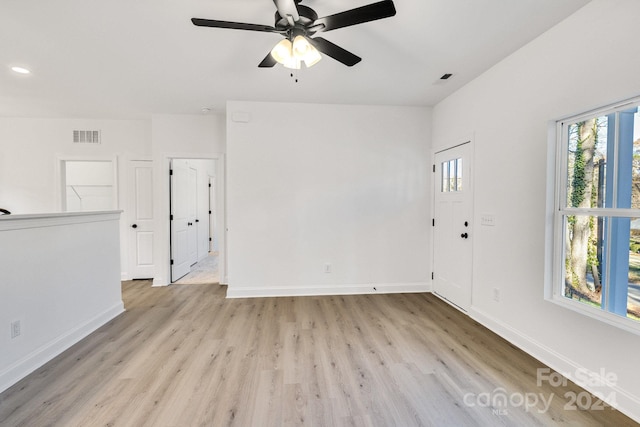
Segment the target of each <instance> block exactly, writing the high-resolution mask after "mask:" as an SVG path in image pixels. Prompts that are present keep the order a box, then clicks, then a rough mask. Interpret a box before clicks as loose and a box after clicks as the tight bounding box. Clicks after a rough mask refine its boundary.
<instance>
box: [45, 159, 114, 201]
mask: <svg viewBox="0 0 640 427" xmlns="http://www.w3.org/2000/svg"><path fill="white" fill-rule="evenodd" d="M55 162H56V164H55V167H54V174H55V182H57V183H58V185H56V188H55V191H54V193H55V198H56V206H57V208H58V209H59V210H60V211H61V212H64V211H66V204H67V202H66V199H65V198H64V197H63V196H65V193H66V173H65V168H64V167H63V165H64V164H65V162H111V163H112V166H113V204H112V207H113V209H118V208H119V207H120V198H119V197H120V191H119V190H120V188H119V187H120V176H119V175H118V168H119V166H118V155H117V154H114V155H111V156H76V155H65V154H57V155H56V156H55Z"/></svg>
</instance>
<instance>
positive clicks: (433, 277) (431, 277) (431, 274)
mask: <svg viewBox="0 0 640 427" xmlns="http://www.w3.org/2000/svg"><path fill="white" fill-rule="evenodd" d="M172 262H173V261H172ZM433 276H434V274H433V271H432V272H431V280H433V278H434V277H433Z"/></svg>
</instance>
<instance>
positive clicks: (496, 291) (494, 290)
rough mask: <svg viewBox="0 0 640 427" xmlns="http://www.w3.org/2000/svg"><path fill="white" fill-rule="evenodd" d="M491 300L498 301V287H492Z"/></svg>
mask: <svg viewBox="0 0 640 427" xmlns="http://www.w3.org/2000/svg"><path fill="white" fill-rule="evenodd" d="M493 300H494V301H495V302H500V289H498V288H493Z"/></svg>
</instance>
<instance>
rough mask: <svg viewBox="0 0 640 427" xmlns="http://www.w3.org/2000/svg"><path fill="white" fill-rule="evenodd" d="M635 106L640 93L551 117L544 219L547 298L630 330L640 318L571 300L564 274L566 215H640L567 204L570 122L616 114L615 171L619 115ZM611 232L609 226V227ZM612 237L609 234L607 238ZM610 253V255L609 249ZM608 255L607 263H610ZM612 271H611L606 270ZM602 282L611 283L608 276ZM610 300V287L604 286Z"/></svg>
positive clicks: (638, 325)
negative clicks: (586, 109) (562, 116)
mask: <svg viewBox="0 0 640 427" xmlns="http://www.w3.org/2000/svg"><path fill="white" fill-rule="evenodd" d="M633 107H640V97H636V98H632V99H629V100H625V101H621V102H618V103H616V104H611V105H609V106H605V107H602V108H598V109H594V110H591V111H588V112H585V113H581V114H577V115H574V116H569V117H565V118H563V119H559V120H555V121H550V122H549V123H548V132H547V138H548V141H547V185H546V192H547V194H546V212H545V213H546V220H545V267H544V268H545V272H544V277H545V286H544V297H545V300H547V301H550V302H552V303H554V304H557V305H560V306H562V307H564V308H567V309H570V310H572V311H575V312H577V313H580V314H582V315H585V316H587V317H590V318H592V319H596V320H598V321H601V322H604V323H607V324H609V325H612V326H614V327H617V328H620V329H623V330H625V331H627V332H631V333H634V334H637V335H638V334H640V322H638V321H635V320H632V319H629V318H626V317H623V316H619V315H617V314H614V313H611V312H609V311H608V310H606V309H599V308H595V307H591V306H589V305H587V304H583V303H580V302H577V301H572V300H570V299H568V298H566V297H565V296H564V295H563V288H564V286H563V283H564V280H565V279H564V276H565V258H566V256H565V250H566V248H565V240H566V235H565V233H566V227H565V217H566V216H569V215H589V216H606V217H622V218H628V217H630V218H634V217H635V218H637V217H640V209H628V208H607V207H603V208H597V207H595V208H593V207H592V208H573V207H570V206H567V204H568V194H567V181H568V167H567V165H568V148H569V132H568V129H569V126H571V125H574V124H576V123H578V122H580V121H583V120H587V119H591V118H598V117H601V116H608V115H611V114H615V128H614V133H615V136H614V140H613V141H608V142H607V143H608V144H613V145H612V147H613V150H614V153H613V158H612V159H610V161H611V162H612V165H611V167H612V168H613V170H614V171H616V170H617V167H618V141H619V124H620V120H619V116H620V112H621V111H627V110H628V109H630V108H633ZM617 180H618V174H617V173H614V175H613V187H614V188H617V185H618V181H617ZM616 197H617V196H616V194H615V192H614V195H613V198H614V200H613V206H616V205H617V200H616ZM608 232H609V233H610V230H609V231H608ZM606 239H607V240H609V239H610V236H609V237H607V238H606ZM606 256H607V257H610V256H611V253H610V252H607V254H606ZM608 261H609V260H608V259H607V263H608V265H611V263H610V262H608ZM606 274H607V275H608V274H609V273H608V272H607V273H606ZM603 283H609V280H607V278H605V280H604V281H603ZM603 290H604V292H605V295H604V296H603V297H604V298H606V299H607V300H608V293H609V290H610V288H609V287H607V286H605V287H604V288H603Z"/></svg>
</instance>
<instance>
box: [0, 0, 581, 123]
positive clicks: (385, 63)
mask: <svg viewBox="0 0 640 427" xmlns="http://www.w3.org/2000/svg"><path fill="white" fill-rule="evenodd" d="M374 1H375V0H303V1H302V4H304V5H306V6H309V7H311V8H313V9H314V10H315V11H316V12H317V13H318V15H319V16H326V15H330V14H334V13H337V12H342V11H344V10H346V9H352V8H355V7H359V6H363V5H366V4H369V3H373V2H374ZM394 2H395V6H396V9H397V15H396V16H395V17H392V18H387V19H383V20H380V21H375V22H369V23H365V24H362V25H357V26H353V27H348V28H342V29H338V30H335V31H331V32H327V33H323V34H322V36H323V37H325V38H326V39H328V40H330V41H332V42H334V43H336V44H338V45H340V46H341V47H343V48H345V49H347V50H349V51H351V52H353V53H355V54H356V55H358V56H360V57H362V58H363V60H362V62H361V63H359V64H357V65H355V66H354V67H351V68H349V67H346V66H344V65H342V64H340V63H338V62H336V61H334V60H332V59H331V58H328V57H326V56H325V57H324V59H323V60H322V61H320V63H318V64H317V65H316V66H314V67H313V68H310V69H307V70H305V69H303V70H301V71H299V72H298V80H299V82H298V83H295V81H294V80H293V79H292V78H291V77H290V75H289V71H288V70H286V69H284V68H282V67H281V66H280V65H277V66H276V67H274V68H272V69H260V68H258V67H257V65H258V63H259V62H260V61H261V60H262V59H263V58H264V57H265V55H266V54H267V53H268V52H269V50H270V49H271V48H272V47H273V46H274V45H275V44H276V43H277V42H278V41H279V40H280V39H281V36H279V35H277V34H272V33H260V32H253V31H238V30H228V29H217V28H202V27H195V26H194V25H192V24H191V22H190V18H192V17H198V18H207V19H218V20H227V21H237V22H248V23H254V24H266V25H273V23H274V22H273V20H274V18H273V17H274V12H275V5H274V4H273V1H272V0H207V1H205V0H155V1H152V0H57V1H42V0H2V4H1V5H0V66H1V68H2V69H1V70H0V117H93V118H144V117H149V115H151V114H201V109H202V107H205V106H206V107H211V108H213V109H214V112H215V111H224V108H225V103H226V101H227V100H253V101H283V102H305V103H339V104H384V105H414V106H429V105H434V104H435V103H437V102H438V101H439V100H441V99H443V98H444V97H446V96H447V95H448V94H450V93H451V92H453V91H454V90H456V89H458V88H460V87H461V86H463V85H464V84H465V83H467V82H469V81H470V80H472V79H473V78H475V77H476V76H478V75H479V74H481V73H482V72H483V71H485V70H486V69H488V68H489V67H491V66H492V65H494V64H495V63H497V62H498V61H499V60H501V59H502V58H504V57H505V56H507V55H508V54H510V53H511V52H513V51H515V50H517V49H518V48H519V47H521V46H522V45H524V44H526V43H527V42H528V41H530V40H532V39H534V38H535V37H536V36H538V35H539V34H541V33H543V32H544V31H546V30H547V29H549V28H550V27H552V26H553V25H555V24H556V23H558V22H560V21H561V20H563V19H564V18H565V17H567V16H568V15H570V14H571V13H573V12H574V11H575V10H577V9H578V8H580V7H582V6H583V5H584V4H586V3H587V2H588V0H394ZM14 65H21V66H25V67H27V68H29V69H31V70H32V74H31V75H28V76H21V75H17V74H15V73H14V72H12V71H11V70H10V67H11V66H14ZM444 73H453V74H454V77H452V78H451V79H450V80H448V81H447V82H446V83H441V82H440V81H439V80H438V79H439V78H440V76H441V75H442V74H444Z"/></svg>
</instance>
